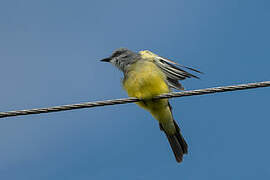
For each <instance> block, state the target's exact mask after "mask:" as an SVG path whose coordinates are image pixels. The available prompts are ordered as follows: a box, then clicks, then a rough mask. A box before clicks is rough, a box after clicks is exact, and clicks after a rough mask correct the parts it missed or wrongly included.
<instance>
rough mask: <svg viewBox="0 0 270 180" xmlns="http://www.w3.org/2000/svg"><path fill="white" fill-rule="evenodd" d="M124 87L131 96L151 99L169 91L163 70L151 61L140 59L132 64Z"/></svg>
mask: <svg viewBox="0 0 270 180" xmlns="http://www.w3.org/2000/svg"><path fill="white" fill-rule="evenodd" d="M123 87H124V89H125V90H126V91H127V93H128V95H129V96H131V97H137V98H144V99H151V98H152V97H153V96H157V95H160V94H163V93H168V92H169V91H170V90H169V87H168V85H167V83H166V82H165V75H164V74H163V72H162V71H161V70H160V69H159V68H158V67H157V66H156V65H155V64H154V63H153V62H151V61H138V62H136V63H134V64H133V65H131V67H130V70H129V72H128V73H127V75H126V77H125V80H124V81H123Z"/></svg>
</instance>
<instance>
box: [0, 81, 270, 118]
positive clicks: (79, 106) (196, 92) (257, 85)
mask: <svg viewBox="0 0 270 180" xmlns="http://www.w3.org/2000/svg"><path fill="white" fill-rule="evenodd" d="M269 86H270V81H264V82H256V83H248V84H239V85H233V86H222V87H214V88H207V89H198V90H190V91H182V92H171V93H168V94H162V95H160V96H156V97H154V98H153V99H164V98H175V97H184V96H196V95H204V94H212V93H219V92H228V91H237V90H245V89H254V88H261V87H269ZM138 101H142V99H138V98H134V97H131V98H123V99H113V100H105V101H95V102H86V103H79V104H70V105H62V106H53V107H48V108H38V109H28V110H18V111H7V112H0V118H5V117H10V116H21V115H29V114H41V113H50V112H57V111H68V110H73V109H82V108H92V107H98V106H109V105H116V104H126V103H133V102H138Z"/></svg>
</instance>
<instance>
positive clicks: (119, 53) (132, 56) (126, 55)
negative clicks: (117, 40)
mask: <svg viewBox="0 0 270 180" xmlns="http://www.w3.org/2000/svg"><path fill="white" fill-rule="evenodd" d="M138 56H139V54H138V53H135V52H132V51H130V50H128V49H127V48H119V49H116V50H115V51H114V52H113V53H112V55H111V56H110V57H108V58H105V59H102V60H101V61H103V62H110V63H112V64H113V65H115V66H116V67H117V68H119V69H120V70H122V71H123V72H125V70H126V69H127V68H128V66H129V65H130V64H132V63H134V62H135V61H136V60H138Z"/></svg>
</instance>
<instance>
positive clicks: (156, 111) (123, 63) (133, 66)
mask: <svg viewBox="0 0 270 180" xmlns="http://www.w3.org/2000/svg"><path fill="white" fill-rule="evenodd" d="M101 61H104V62H110V63H112V64H113V65H115V66H116V67H117V68H118V69H120V70H121V71H122V72H123V73H124V79H123V82H122V83H123V87H124V89H125V90H126V91H127V93H128V95H129V96H131V97H136V98H139V99H142V100H143V101H141V102H137V103H136V104H138V105H139V106H140V107H142V108H144V109H146V110H148V111H149V112H150V113H151V114H152V116H153V117H154V118H155V119H157V120H158V122H159V127H160V130H161V131H163V132H164V133H165V134H166V136H167V138H168V140H169V143H170V145H171V148H172V151H173V153H174V155H175V159H176V161H177V162H181V161H182V159H183V154H186V153H187V152H188V145H187V143H186V141H185V139H184V138H183V136H182V135H181V133H180V128H179V127H178V125H177V123H176V121H175V120H174V118H173V115H172V108H171V106H170V104H169V101H168V99H159V100H153V99H152V98H153V97H155V96H158V95H161V94H164V93H168V92H170V91H171V88H174V89H179V90H183V89H184V88H183V86H182V85H181V84H180V83H179V82H178V81H179V80H184V79H186V78H191V77H194V78H198V77H197V76H195V75H193V74H190V73H188V72H187V71H184V70H183V69H181V68H186V69H189V70H191V71H195V72H198V73H200V71H198V70H195V69H193V68H189V67H186V66H183V65H180V64H177V63H175V62H173V61H171V60H169V59H166V58H163V57H160V56H158V55H156V54H154V53H152V52H150V51H148V50H144V51H140V52H139V53H135V52H133V51H130V50H128V49H126V48H119V49H117V50H115V51H114V52H113V54H112V55H111V56H110V57H108V58H105V59H102V60H101ZM180 67H181V68H180Z"/></svg>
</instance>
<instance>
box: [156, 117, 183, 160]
mask: <svg viewBox="0 0 270 180" xmlns="http://www.w3.org/2000/svg"><path fill="white" fill-rule="evenodd" d="M159 126H160V129H161V130H162V131H164V133H165V134H166V136H167V138H168V140H169V143H170V145H171V148H172V151H173V153H174V156H175V159H176V161H177V162H179V163H180V162H182V160H183V155H184V154H187V152H188V145H187V143H186V141H185V139H184V137H183V136H182V135H181V132H180V128H179V126H178V125H177V123H176V122H175V121H174V126H175V129H176V132H175V134H172V135H171V134H168V133H167V132H166V131H165V130H164V128H163V127H162V124H159Z"/></svg>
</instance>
